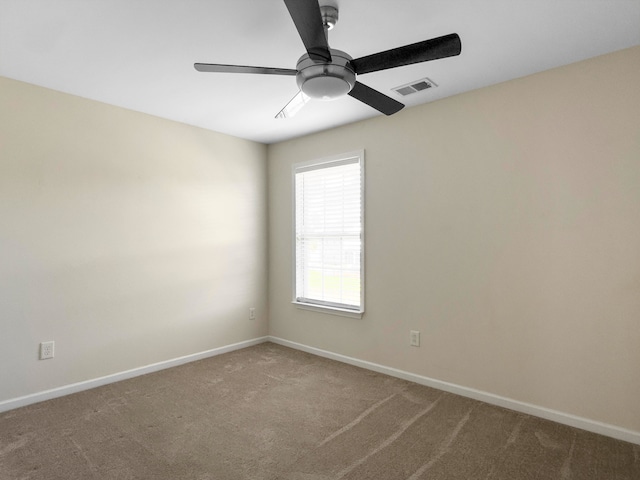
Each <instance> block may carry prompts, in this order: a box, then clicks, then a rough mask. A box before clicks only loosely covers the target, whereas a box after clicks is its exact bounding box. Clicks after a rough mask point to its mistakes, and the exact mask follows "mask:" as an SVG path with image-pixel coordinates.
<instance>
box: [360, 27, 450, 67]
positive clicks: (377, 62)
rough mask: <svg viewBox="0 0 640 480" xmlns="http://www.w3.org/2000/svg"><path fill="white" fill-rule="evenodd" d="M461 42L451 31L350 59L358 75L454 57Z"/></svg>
mask: <svg viewBox="0 0 640 480" xmlns="http://www.w3.org/2000/svg"><path fill="white" fill-rule="evenodd" d="M461 51H462V43H461V42H460V37H459V36H458V34H457V33H451V34H449V35H445V36H443V37H437V38H432V39H430V40H424V41H422V42H418V43H413V44H411V45H405V46H404V47H398V48H393V49H391V50H387V51H384V52H380V53H374V54H373V55H367V56H366V57H361V58H357V59H355V60H352V61H351V64H352V65H353V68H354V69H355V72H356V73H357V74H358V75H362V74H364V73H370V72H377V71H379V70H386V69H387V68H394V67H401V66H403V65H411V64H413V63H420V62H427V61H429V60H437V59H438V58H446V57H454V56H456V55H460V52H461Z"/></svg>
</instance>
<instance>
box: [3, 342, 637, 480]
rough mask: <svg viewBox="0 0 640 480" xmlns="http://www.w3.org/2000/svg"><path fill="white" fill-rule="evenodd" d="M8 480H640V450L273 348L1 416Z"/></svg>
mask: <svg viewBox="0 0 640 480" xmlns="http://www.w3.org/2000/svg"><path fill="white" fill-rule="evenodd" d="M0 479H2V480H23V479H25V480H26V479H47V480H53V479H60V480H73V479H82V480H90V479H171V480H177V479H193V480H205V479H207V480H208V479H216V480H226V479H256V480H257V479H283V480H328V479H353V480H365V479H376V480H393V479H402V480H407V479H410V480H417V479H421V480H426V479H429V480H431V479H474V480H475V479H506V480H518V479H536V480H540V479H579V480H588V479H599V480H613V479H616V480H620V479H628V480H632V479H633V480H638V479H640V446H637V445H633V444H630V443H625V442H621V441H617V440H613V439H610V438H607V437H603V436H599V435H596V434H593V433H588V432H585V431H582V430H578V429H573V428H570V427H566V426H563V425H559V424H556V423H553V422H549V421H545V420H541V419H538V418H535V417H531V416H527V415H523V414H519V413H515V412H512V411H509V410H505V409H502V408H498V407H494V406H491V405H487V404H484V403H481V402H477V401H474V400H469V399H466V398H463V397H459V396H456V395H452V394H448V393H443V392H440V391H438V390H434V389H431V388H428V387H424V386H420V385H416V384H413V383H410V382H406V381H403V380H399V379H396V378H392V377H388V376H385V375H380V374H377V373H373V372H370V371H367V370H362V369H359V368H356V367H352V366H349V365H345V364H341V363H338V362H334V361H331V360H327V359H324V358H320V357H316V356H313V355H308V354H306V353H303V352H299V351H295V350H291V349H288V348H284V347H281V346H278V345H275V344H272V343H265V344H262V345H258V346H256V347H251V348H247V349H244V350H240V351H236V352H232V353H228V354H225V355H220V356H218V357H213V358H210V359H207V360H202V361H199V362H195V363H191V364H188V365H184V366H181V367H177V368H173V369H170V370H165V371H162V372H158V373H154V374H150V375H146V376H142V377H138V378H135V379H132V380H127V381H124V382H120V383H117V384H112V385H108V386H105V387H101V388H97V389H94V390H90V391H86V392H82V393H78V394H74V395H70V396H67V397H64V398H59V399H55V400H50V401H47V402H43V403H39V404H36V405H31V406H29V407H25V408H21V409H16V410H12V411H9V412H5V413H3V414H0Z"/></svg>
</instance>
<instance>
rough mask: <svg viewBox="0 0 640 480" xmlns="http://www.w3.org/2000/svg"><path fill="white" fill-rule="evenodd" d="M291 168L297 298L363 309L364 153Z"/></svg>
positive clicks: (320, 304) (352, 308) (326, 304)
mask: <svg viewBox="0 0 640 480" xmlns="http://www.w3.org/2000/svg"><path fill="white" fill-rule="evenodd" d="M294 171H295V243H296V252H295V256H296V258H295V260H296V262H295V267H296V271H295V277H296V278H295V289H296V291H295V301H296V302H298V303H303V304H309V305H317V306H323V307H329V308H335V309H343V310H351V311H356V312H362V311H363V301H362V300H363V288H362V280H363V274H362V272H363V263H362V223H363V222H362V219H363V208H362V198H363V195H362V155H361V154H358V155H355V156H353V155H352V156H348V157H342V158H340V159H338V160H335V159H334V160H331V161H325V162H322V163H315V164H311V165H298V166H297V167H296V168H295V170H294Z"/></svg>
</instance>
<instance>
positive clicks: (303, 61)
mask: <svg viewBox="0 0 640 480" xmlns="http://www.w3.org/2000/svg"><path fill="white" fill-rule="evenodd" d="M321 1H323V0H321ZM324 1H325V2H326V1H327V0H324ZM284 3H285V5H286V7H287V9H288V10H289V14H290V15H291V18H292V20H293V23H294V24H295V26H296V28H297V30H298V33H299V35H300V38H301V39H302V43H303V44H304V47H305V48H306V50H307V53H305V54H304V55H302V56H301V57H300V59H299V60H298V63H297V65H296V69H295V70H294V69H288V68H272V67H252V66H247V65H224V64H215V63H213V64H212V63H195V64H194V67H195V69H196V70H197V71H199V72H223V73H257V74H266V75H290V76H295V77H296V83H297V84H298V87H299V88H300V91H299V92H298V94H297V95H296V96H295V97H293V99H292V100H291V101H290V102H289V103H288V104H287V105H286V106H285V107H284V108H283V109H282V110H281V111H280V112H279V113H278V114H277V115H276V118H288V117H292V116H293V115H295V114H296V113H297V112H298V111H299V110H300V109H301V108H302V107H303V106H304V105H305V104H306V103H307V102H308V101H309V100H310V99H311V98H318V99H322V100H331V99H334V98H338V97H342V96H344V95H349V96H351V97H353V98H355V99H357V100H360V101H361V102H363V103H366V104H367V105H369V106H370V107H373V108H375V109H376V110H378V111H379V112H381V113H384V114H385V115H393V114H394V113H396V112H398V111H400V110H401V109H402V108H403V107H404V105H403V104H402V103H400V102H398V101H396V100H394V99H393V98H391V97H389V96H387V95H385V94H383V93H381V92H379V91H377V90H374V89H373V88H371V87H368V86H366V85H365V84H363V83H361V82H359V81H357V80H356V77H357V76H358V75H364V74H365V73H371V72H377V71H380V70H386V69H389V68H395V67H400V66H403V65H411V64H414V63H420V62H427V61H429V60H436V59H439V58H446V57H453V56H456V55H459V54H460V52H461V50H462V44H461V42H460V37H459V36H458V34H456V33H451V34H449V35H444V36H442V37H437V38H432V39H430V40H424V41H422V42H418V43H413V44H410V45H405V46H403V47H398V48H393V49H391V50H386V51H384V52H379V53H374V54H373V55H367V56H365V57H361V58H356V59H353V58H352V57H351V56H349V55H348V54H347V53H345V52H343V51H341V50H336V49H335V48H329V43H328V41H327V37H328V31H329V30H330V29H332V28H333V27H334V26H335V24H336V22H337V21H338V9H337V8H336V7H335V6H332V5H319V4H318V0H284Z"/></svg>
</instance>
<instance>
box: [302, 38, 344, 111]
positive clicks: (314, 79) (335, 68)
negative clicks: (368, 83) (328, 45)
mask: <svg viewBox="0 0 640 480" xmlns="http://www.w3.org/2000/svg"><path fill="white" fill-rule="evenodd" d="M330 52H331V63H316V62H314V61H313V60H312V59H311V58H310V57H309V55H308V54H304V55H303V56H302V57H300V60H298V64H297V65H296V69H297V70H298V73H297V74H296V83H297V84H298V88H300V90H302V91H303V92H304V93H305V94H307V95H308V96H310V97H311V98H319V99H321V100H333V99H335V98H338V97H342V96H344V95H346V94H348V93H349V92H350V91H351V89H352V88H353V86H354V85H355V83H356V72H355V71H354V70H353V67H352V66H351V60H353V59H352V58H351V57H350V56H349V55H348V54H346V53H345V52H342V51H340V50H336V49H334V48H332V49H331V50H330Z"/></svg>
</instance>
